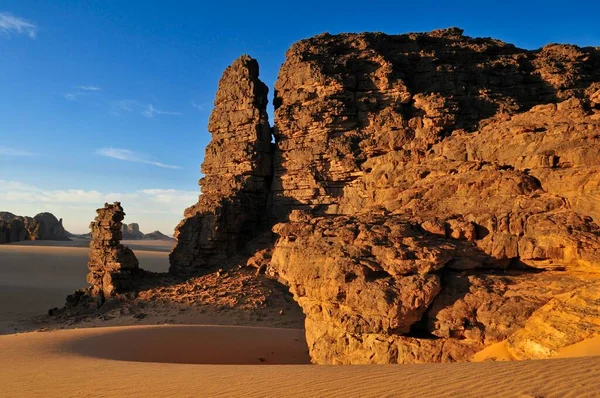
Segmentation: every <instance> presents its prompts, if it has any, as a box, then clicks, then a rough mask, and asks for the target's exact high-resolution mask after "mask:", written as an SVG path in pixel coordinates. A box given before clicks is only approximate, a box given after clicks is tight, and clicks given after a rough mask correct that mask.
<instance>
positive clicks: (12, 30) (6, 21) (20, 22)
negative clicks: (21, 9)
mask: <svg viewBox="0 0 600 398" xmlns="http://www.w3.org/2000/svg"><path fill="white" fill-rule="evenodd" d="M0 32H2V33H3V34H4V35H7V36H10V35H11V34H14V35H26V36H29V38H31V39H35V37H36V35H37V26H36V25H35V24H33V23H31V22H29V21H27V20H25V19H23V18H19V17H15V16H14V15H12V14H9V13H6V12H0Z"/></svg>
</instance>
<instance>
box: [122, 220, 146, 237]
mask: <svg viewBox="0 0 600 398" xmlns="http://www.w3.org/2000/svg"><path fill="white" fill-rule="evenodd" d="M122 229H123V239H125V240H136V239H143V237H144V234H143V233H142V232H141V231H140V225H139V224H137V223H131V224H123V227H122Z"/></svg>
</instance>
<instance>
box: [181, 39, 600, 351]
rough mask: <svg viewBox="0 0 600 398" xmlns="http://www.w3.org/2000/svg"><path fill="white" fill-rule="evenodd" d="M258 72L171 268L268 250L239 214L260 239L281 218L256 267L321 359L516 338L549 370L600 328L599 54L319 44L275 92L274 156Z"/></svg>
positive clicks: (225, 89)
mask: <svg viewBox="0 0 600 398" xmlns="http://www.w3.org/2000/svg"><path fill="white" fill-rule="evenodd" d="M241 60H249V58H245V57H243V58H241ZM245 62H246V64H247V62H249V61H245ZM240 65H245V63H244V61H242V62H240V60H238V61H236V62H235V63H234V65H233V66H232V67H230V68H228V70H227V71H226V72H225V74H224V77H223V79H222V80H221V84H220V85H219V92H218V94H217V101H216V102H215V110H214V111H213V114H212V116H211V125H210V126H209V129H210V130H211V132H212V133H213V141H212V142H211V144H210V145H209V147H208V148H207V155H206V159H205V163H204V165H203V172H204V173H205V174H206V177H205V178H204V179H203V180H201V182H200V183H201V185H202V189H203V192H204V194H203V195H202V196H201V197H200V203H199V204H198V205H196V206H193V207H192V208H190V209H188V210H187V211H186V217H187V218H186V220H184V221H183V222H182V224H180V226H179V229H178V234H179V243H178V245H177V247H176V249H175V250H174V251H173V253H172V255H171V261H172V263H171V264H172V266H171V271H172V272H174V273H186V272H192V271H196V272H198V271H200V270H202V269H203V267H208V266H211V265H215V264H222V265H225V264H226V262H227V255H233V254H236V253H240V251H239V249H240V248H241V247H242V246H243V245H245V244H246V243H247V242H248V240H249V238H250V237H252V234H251V233H249V232H243V233H242V232H241V231H242V230H241V225H242V223H241V222H235V221H233V222H230V221H229V220H239V219H238V218H237V217H240V214H243V216H244V217H243V218H242V220H243V221H245V222H247V224H245V225H246V226H247V228H251V227H252V228H255V230H256V231H257V233H256V235H258V231H259V230H260V229H261V228H262V227H263V226H264V225H265V220H266V223H267V225H271V226H273V232H274V233H275V234H276V236H277V239H276V241H275V242H274V244H273V247H272V248H271V249H269V248H266V249H265V248H264V247H261V248H260V250H259V251H257V252H256V254H255V255H254V256H253V257H251V258H250V259H248V264H249V265H252V266H255V267H257V268H259V269H264V268H266V269H267V272H268V273H269V274H271V275H273V276H275V277H277V278H279V279H280V280H281V281H283V282H284V283H286V284H287V285H288V286H289V287H290V291H291V292H292V293H293V294H294V297H295V299H296V301H297V302H298V303H299V304H300V306H301V307H302V309H303V311H304V313H305V315H306V333H307V340H308V343H309V349H310V353H311V357H312V359H313V361H314V362H316V363H400V362H432V361H458V360H468V359H469V358H470V357H471V356H472V355H473V354H474V353H475V352H477V351H479V350H481V349H483V348H484V347H486V346H489V345H490V344H493V343H496V342H500V341H506V343H507V347H508V349H509V350H510V351H511V352H512V355H513V356H514V357H515V358H539V357H548V356H551V355H553V353H555V352H556V350H557V349H558V348H560V346H564V345H568V344H572V343H575V342H577V341H579V340H581V339H584V338H587V337H589V336H591V335H594V334H598V333H600V332H599V331H598V326H597V325H598V314H597V311H596V312H594V311H587V310H585V308H586V307H587V306H594V305H597V300H598V292H597V289H598V285H597V281H598V280H599V279H600V227H599V226H598V222H600V208H599V207H598V206H599V205H598V203H600V180H599V179H598V175H600V174H599V173H598V171H600V49H598V48H579V47H576V46H570V45H548V46H546V47H544V48H542V49H540V50H535V51H527V50H523V49H519V48H517V47H515V46H513V45H510V44H506V43H503V42H501V41H498V40H493V39H481V38H470V37H466V36H464V35H463V34H462V31H461V30H460V29H457V28H450V29H446V30H439V31H433V32H430V33H420V34H406V35H395V36H389V35H385V34H382V33H362V34H341V35H336V36H332V35H328V34H323V35H319V36H316V37H314V38H311V39H307V40H302V41H300V42H298V43H296V44H294V45H293V46H292V47H291V49H290V50H289V51H288V53H287V56H286V60H285V62H284V64H283V65H282V67H281V70H280V73H279V76H278V79H277V82H276V83H275V99H274V106H275V125H274V128H273V134H274V138H275V147H274V148H273V149H272V155H271V156H270V155H269V153H268V151H267V150H266V148H267V143H268V141H269V137H268V134H267V132H268V125H267V121H266V116H264V117H259V115H261V114H263V113H264V104H266V99H265V100H264V101H262V100H261V101H260V103H261V104H262V105H261V106H263V108H254V107H250V108H251V109H252V112H251V113H252V115H256V117H254V118H244V120H245V122H244V123H240V122H239V116H238V114H239V113H240V111H239V109H240V107H242V108H243V109H244V110H246V109H247V106H245V105H243V104H248V103H252V104H255V103H256V98H257V97H256V91H253V90H249V89H248V85H247V82H248V78H247V77H246V76H247V74H248V72H247V69H244V68H241V66H240ZM252 65H253V67H254V66H255V65H256V63H255V61H252ZM255 67H256V71H257V69H258V67H257V66H255ZM234 72H235V73H234ZM236 73H237V75H242V76H243V77H242V78H236V79H232V78H231V77H232V76H233V75H235V74H236ZM253 76H255V75H253ZM256 76H257V73H256ZM256 79H257V78H256ZM261 84H262V83H261ZM261 87H262V86H261ZM261 90H262V91H261V93H264V94H265V95H266V88H265V89H261ZM231 93H235V96H234V95H233V94H231ZM230 97H235V98H236V99H237V101H236V102H228V101H226V100H225V99H226V98H227V99H228V98H230ZM260 98H261V99H262V98H263V97H260ZM224 104H227V106H225V105H224ZM240 104H242V105H240ZM243 114H244V115H246V113H243ZM215 121H219V122H220V123H219V124H218V126H219V128H217V124H216V123H215ZM259 126H260V127H259ZM258 130H260V131H261V132H264V136H263V135H252V136H251V135H249V134H247V133H246V132H247V131H258ZM232 131H235V132H236V134H233V133H231V132H232ZM241 146H243V147H244V148H254V152H252V151H251V150H248V151H240V150H239V149H238V148H240V147H241ZM229 148H235V149H237V150H236V151H232V152H231V153H230V152H229ZM257 148H261V150H258V149H257ZM234 154H235V155H236V156H237V157H234ZM258 158H260V159H261V161H260V162H258V161H256V159H258ZM270 158H272V169H273V174H272V182H271V184H270V185H269V174H268V173H267V172H266V171H267V170H269V167H268V164H267V162H269V159H270ZM230 159H237V162H234V161H230ZM217 160H218V161H217ZM216 163H218V164H219V165H220V166H221V167H216V166H215V164H216ZM240 165H244V167H243V168H242V167H241V166H240ZM258 170H263V171H265V173H263V174H260V173H259V171H258ZM256 176H260V177H261V178H260V179H259V180H258V181H260V184H246V182H247V181H248V180H249V179H251V178H256ZM232 181H234V182H235V183H232ZM249 186H252V188H253V189H252V190H251V192H252V196H247V192H249V191H247V189H249V188H247V187H249ZM240 197H242V198H249V197H251V198H252V200H250V199H246V201H245V202H244V201H242V203H251V206H250V205H249V206H248V207H245V208H242V207H241V206H239V205H232V203H234V204H235V203H238V202H235V200H236V199H239V198H240ZM266 198H268V199H269V200H268V201H267V200H266ZM254 199H256V201H254ZM216 204H218V205H216ZM211 206H212V207H211ZM252 206H255V207H252ZM242 209H244V210H242ZM246 231H249V230H246ZM264 237H265V235H264V234H263V235H261V239H264ZM250 247H254V246H252V245H250ZM256 247H258V246H256ZM569 320H572V322H570V321H569ZM544 328H547V329H548V332H547V335H546V334H544V333H546V332H544V333H541V332H540V331H541V330H542V329H544ZM550 330H554V332H552V331H550ZM534 335H535V336H537V337H532V336H534ZM552 336H555V337H556V336H560V337H559V338H553V337H552Z"/></svg>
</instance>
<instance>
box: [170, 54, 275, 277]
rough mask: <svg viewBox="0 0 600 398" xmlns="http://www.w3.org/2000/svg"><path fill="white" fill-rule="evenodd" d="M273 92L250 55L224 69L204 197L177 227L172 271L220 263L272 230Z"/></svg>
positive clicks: (213, 117) (211, 124)
mask: <svg viewBox="0 0 600 398" xmlns="http://www.w3.org/2000/svg"><path fill="white" fill-rule="evenodd" d="M267 93H268V89H267V86H266V85H265V84H264V83H263V82H261V81H260V80H259V78H258V63H257V62H256V60H254V59H252V58H250V57H249V56H242V57H240V58H238V59H237V60H236V61H235V62H234V63H233V64H232V65H231V66H229V67H228V68H227V69H226V70H225V72H224V73H223V77H222V78H221V81H220V82H219V90H218V91H217V96H216V99H215V109H214V110H213V112H212V114H211V116H210V121H209V125H208V130H209V131H210V133H211V134H212V141H211V142H210V144H209V145H208V147H207V148H206V155H205V157H204V162H203V163H202V172H203V173H204V174H205V177H204V178H203V179H202V180H200V184H201V187H202V195H201V196H200V199H199V202H198V203H197V204H196V205H194V206H192V207H190V208H188V209H186V211H185V217H186V218H185V220H183V221H182V222H181V223H180V224H179V226H178V227H177V231H176V233H175V237H176V238H178V244H177V247H176V248H175V249H174V250H173V252H172V253H171V256H170V260H171V268H170V271H171V272H173V273H178V274H186V273H193V272H197V270H198V269H202V268H205V267H207V266H210V265H215V264H220V263H222V262H223V261H224V260H225V259H226V258H227V256H229V255H232V254H234V253H236V252H237V251H238V250H239V249H240V248H241V247H242V246H243V245H244V244H245V243H246V242H248V241H249V240H250V239H251V238H252V237H253V236H254V235H255V233H256V232H257V231H260V230H262V229H265V228H267V222H268V216H267V199H268V196H269V186H270V181H271V128H270V126H269V121H268V116H267Z"/></svg>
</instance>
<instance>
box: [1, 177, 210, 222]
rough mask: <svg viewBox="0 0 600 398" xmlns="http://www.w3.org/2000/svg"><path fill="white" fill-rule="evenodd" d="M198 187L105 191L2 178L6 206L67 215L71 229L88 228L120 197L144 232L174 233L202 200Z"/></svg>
mask: <svg viewBox="0 0 600 398" xmlns="http://www.w3.org/2000/svg"><path fill="white" fill-rule="evenodd" d="M198 194H199V192H197V191H186V190H180V189H160V188H150V189H142V190H136V191H129V192H123V191H120V192H102V191H97V190H85V189H43V188H39V187H36V186H33V185H30V184H25V183H22V182H17V181H6V180H0V203H2V206H3V208H2V210H8V211H11V212H12V213H15V214H19V215H28V216H33V215H34V214H37V213H39V212H41V211H50V212H52V213H54V214H55V215H56V216H57V217H59V218H61V217H62V218H64V222H65V227H66V228H67V229H68V230H70V231H71V232H85V231H86V230H87V226H88V225H89V222H90V221H91V220H93V219H94V217H95V216H96V213H95V209H96V208H98V207H100V206H102V205H103V204H104V203H105V202H108V203H111V202H114V201H120V202H121V203H122V204H123V207H124V208H125V210H126V212H127V220H128V222H139V223H140V225H141V226H142V228H143V229H142V230H143V231H144V232H150V231H153V230H155V229H160V230H161V231H162V232H164V233H167V234H168V233H170V232H171V231H173V228H174V227H175V225H177V223H178V222H179V220H180V219H181V217H182V214H183V210H184V209H185V208H187V207H189V206H190V205H191V204H193V203H195V202H196V201H197V200H198Z"/></svg>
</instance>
